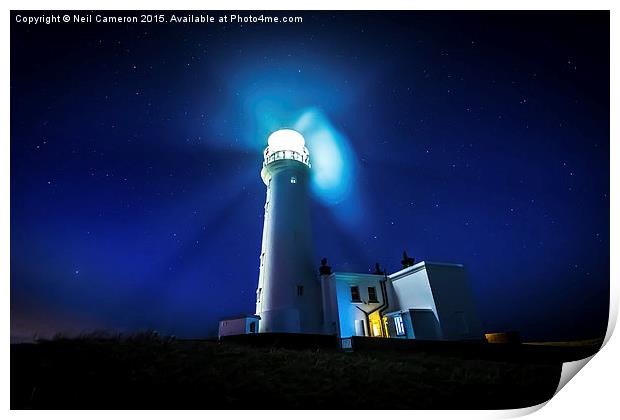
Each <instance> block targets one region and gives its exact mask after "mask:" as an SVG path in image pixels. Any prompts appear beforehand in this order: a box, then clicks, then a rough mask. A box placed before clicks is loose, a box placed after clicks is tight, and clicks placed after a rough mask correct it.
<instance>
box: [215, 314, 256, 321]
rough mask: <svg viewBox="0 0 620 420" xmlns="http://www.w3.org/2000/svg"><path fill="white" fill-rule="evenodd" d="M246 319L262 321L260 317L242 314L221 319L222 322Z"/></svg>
mask: <svg viewBox="0 0 620 420" xmlns="http://www.w3.org/2000/svg"><path fill="white" fill-rule="evenodd" d="M244 318H254V319H260V316H258V315H246V314H241V315H236V316H227V317H226V318H220V321H232V320H233V319H244Z"/></svg>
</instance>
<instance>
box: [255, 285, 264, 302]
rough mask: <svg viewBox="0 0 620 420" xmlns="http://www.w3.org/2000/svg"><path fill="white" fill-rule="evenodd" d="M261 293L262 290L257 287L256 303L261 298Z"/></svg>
mask: <svg viewBox="0 0 620 420" xmlns="http://www.w3.org/2000/svg"><path fill="white" fill-rule="evenodd" d="M262 292H263V289H262V288H260V287H259V288H258V290H257V291H256V301H257V302H260V298H261V294H262Z"/></svg>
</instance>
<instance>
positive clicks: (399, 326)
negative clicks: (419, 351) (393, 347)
mask: <svg viewBox="0 0 620 420" xmlns="http://www.w3.org/2000/svg"><path fill="white" fill-rule="evenodd" d="M394 324H395V325H396V335H405V325H403V317H402V316H400V315H396V316H395V317H394Z"/></svg>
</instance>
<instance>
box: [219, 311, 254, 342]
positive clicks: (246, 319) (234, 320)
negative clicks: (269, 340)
mask: <svg viewBox="0 0 620 420" xmlns="http://www.w3.org/2000/svg"><path fill="white" fill-rule="evenodd" d="M259 322H260V317H259V316H256V315H239V316H232V317H228V318H223V319H220V326H219V329H218V332H217V336H218V338H219V337H222V336H224V335H241V334H256V333H258V325H259Z"/></svg>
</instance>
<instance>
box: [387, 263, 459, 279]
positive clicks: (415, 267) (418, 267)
mask: <svg viewBox="0 0 620 420" xmlns="http://www.w3.org/2000/svg"><path fill="white" fill-rule="evenodd" d="M427 266H440V267H463V264H453V263H443V262H433V261H420V262H419V263H417V264H414V265H412V266H411V267H407V268H403V269H402V270H400V271H397V272H395V273H392V274H389V275H388V278H389V279H390V280H398V279H400V278H402V277H404V276H405V275H407V274H412V273H416V272H418V271H420V270H424V269H425V268H426V267H427Z"/></svg>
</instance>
